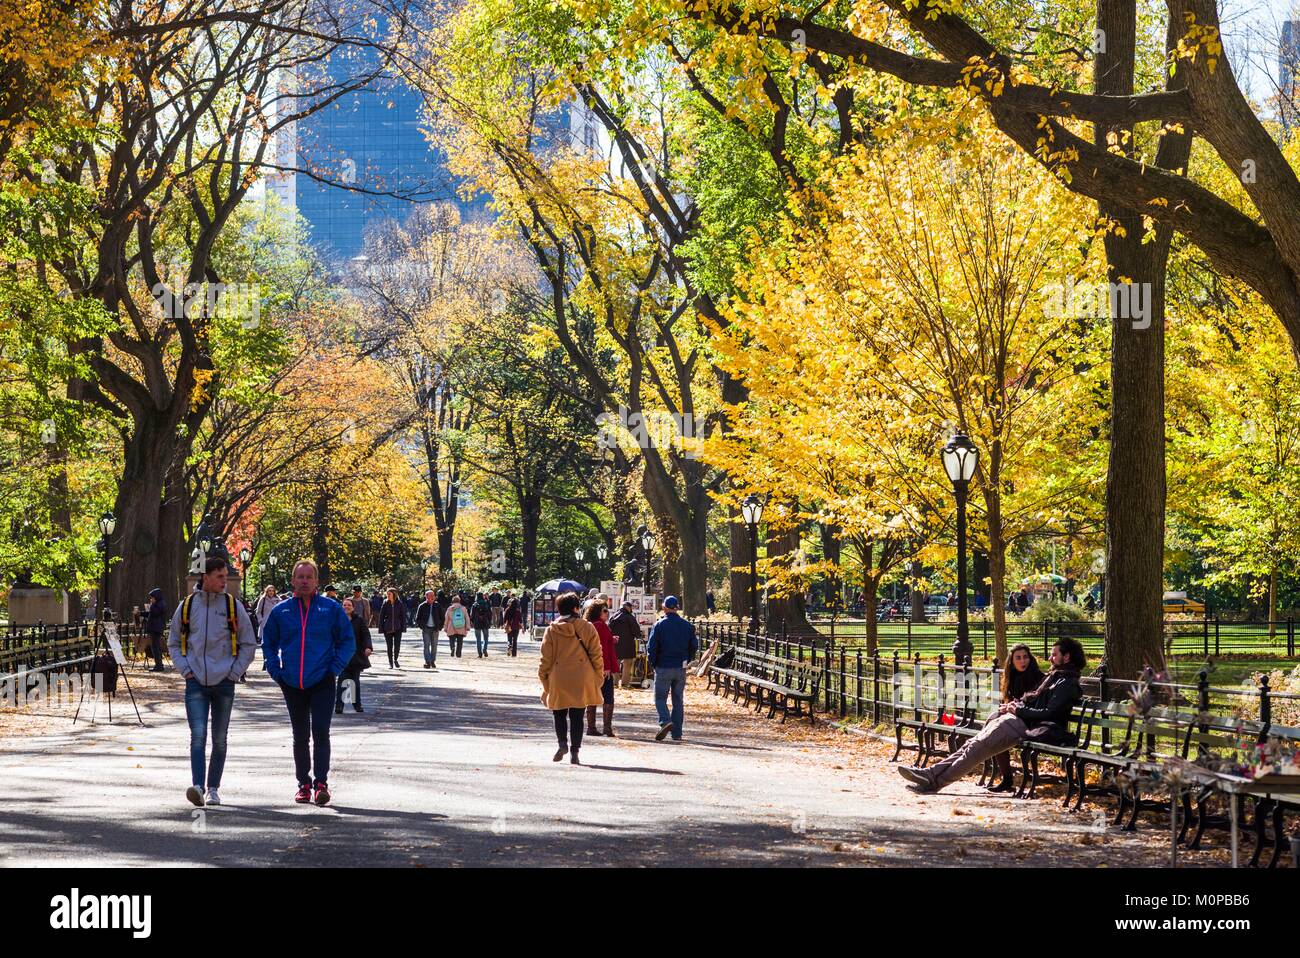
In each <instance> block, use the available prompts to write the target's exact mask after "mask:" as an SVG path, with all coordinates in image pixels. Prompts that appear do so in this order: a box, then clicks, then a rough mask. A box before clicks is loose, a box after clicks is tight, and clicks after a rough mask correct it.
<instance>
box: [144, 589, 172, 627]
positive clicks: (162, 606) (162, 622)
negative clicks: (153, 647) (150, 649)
mask: <svg viewBox="0 0 1300 958" xmlns="http://www.w3.org/2000/svg"><path fill="white" fill-rule="evenodd" d="M149 598H151V599H154V600H155V601H153V602H150V603H149V608H148V609H146V610H145V617H144V630H145V631H146V632H148V633H149V634H150V635H162V634H163V633H164V632H166V631H167V620H168V619H170V618H171V616H170V615H169V614H168V612H167V603H165V602H164V601H163V594H162V589H154V590H152V591H151V592H150V593H149Z"/></svg>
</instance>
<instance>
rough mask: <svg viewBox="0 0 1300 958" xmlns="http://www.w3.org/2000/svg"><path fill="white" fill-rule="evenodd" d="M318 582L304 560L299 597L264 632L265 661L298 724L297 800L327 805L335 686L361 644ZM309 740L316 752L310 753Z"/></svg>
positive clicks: (297, 569)
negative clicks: (313, 770)
mask: <svg viewBox="0 0 1300 958" xmlns="http://www.w3.org/2000/svg"><path fill="white" fill-rule="evenodd" d="M318 581H319V573H318V572H317V570H316V564H315V563H314V562H310V561H307V560H305V559H304V560H303V561H302V562H299V563H298V564H297V565H296V566H294V567H293V598H292V599H288V600H286V601H284V602H281V603H280V604H279V605H277V606H276V607H275V608H274V609H272V610H271V615H270V617H269V618H268V619H267V622H266V627H265V628H264V629H263V630H262V656H263V658H264V659H265V660H266V671H267V672H268V673H270V676H271V678H273V679H275V681H276V682H277V683H279V685H280V689H281V691H283V692H284V702H285V704H286V705H287V706H288V707H289V721H290V722H291V723H292V724H293V763H294V766H295V771H296V772H297V775H298V792H297V794H296V795H294V801H295V802H310V801H315V803H316V804H317V805H325V804H328V802H329V800H330V790H329V785H328V784H327V782H328V779H329V771H330V717H331V716H332V715H333V713H334V696H335V682H336V681H337V680H338V677H339V676H340V675H341V674H342V673H343V670H344V669H345V668H347V666H348V663H349V662H351V661H352V656H353V654H354V653H355V652H356V639H355V637H354V635H353V632H352V623H351V622H350V621H348V617H347V613H346V612H344V611H343V606H341V605H339V604H338V603H337V602H335V601H334V600H333V599H329V598H326V597H325V596H323V595H317V594H316V589H317V583H318ZM308 739H310V740H311V745H312V746H313V748H308ZM313 751H314V752H315V758H316V762H315V771H316V778H315V782H314V783H313V781H312V752H313Z"/></svg>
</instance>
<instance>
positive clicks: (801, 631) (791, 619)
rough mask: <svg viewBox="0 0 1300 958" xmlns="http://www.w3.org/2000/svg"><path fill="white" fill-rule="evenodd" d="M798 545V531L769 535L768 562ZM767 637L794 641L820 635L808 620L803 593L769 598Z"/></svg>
mask: <svg viewBox="0 0 1300 958" xmlns="http://www.w3.org/2000/svg"><path fill="white" fill-rule="evenodd" d="M798 546H799V530H798V529H791V530H790V531H788V532H784V533H782V534H781V535H778V536H774V537H773V536H769V537H768V540H767V557H768V559H769V560H773V559H779V558H781V557H782V556H787V555H789V554H790V553H791V552H793V551H794V550H795V549H797V548H798ZM767 634H768V635H771V636H778V635H782V634H785V635H789V636H790V637H791V638H800V637H803V638H807V637H817V636H820V634H821V633H819V632H818V631H817V630H816V629H814V628H813V626H812V623H811V622H809V621H808V607H807V603H805V602H804V598H803V593H802V592H798V591H796V592H793V593H791V594H790V595H786V596H775V595H769V596H768V597H767Z"/></svg>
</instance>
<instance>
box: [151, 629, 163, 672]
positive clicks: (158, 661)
mask: <svg viewBox="0 0 1300 958" xmlns="http://www.w3.org/2000/svg"><path fill="white" fill-rule="evenodd" d="M149 651H150V653H151V654H152V655H153V667H154V668H155V669H157V670H158V671H159V672H161V671H162V667H163V664H162V654H163V637H162V633H161V632H150V633H149Z"/></svg>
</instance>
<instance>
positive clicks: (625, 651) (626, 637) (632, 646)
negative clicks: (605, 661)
mask: <svg viewBox="0 0 1300 958" xmlns="http://www.w3.org/2000/svg"><path fill="white" fill-rule="evenodd" d="M609 631H611V632H613V633H614V637H615V639H617V642H616V643H615V646H614V651H615V652H617V653H618V657H619V658H620V659H634V658H636V643H637V640H638V639H639V638H641V623H640V622H638V621H637V620H636V616H635V615H633V614H632V612H631V611H630V610H628V609H619V610H618V611H617V612H615V613H614V614H613V615H611V616H610V617H609Z"/></svg>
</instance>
